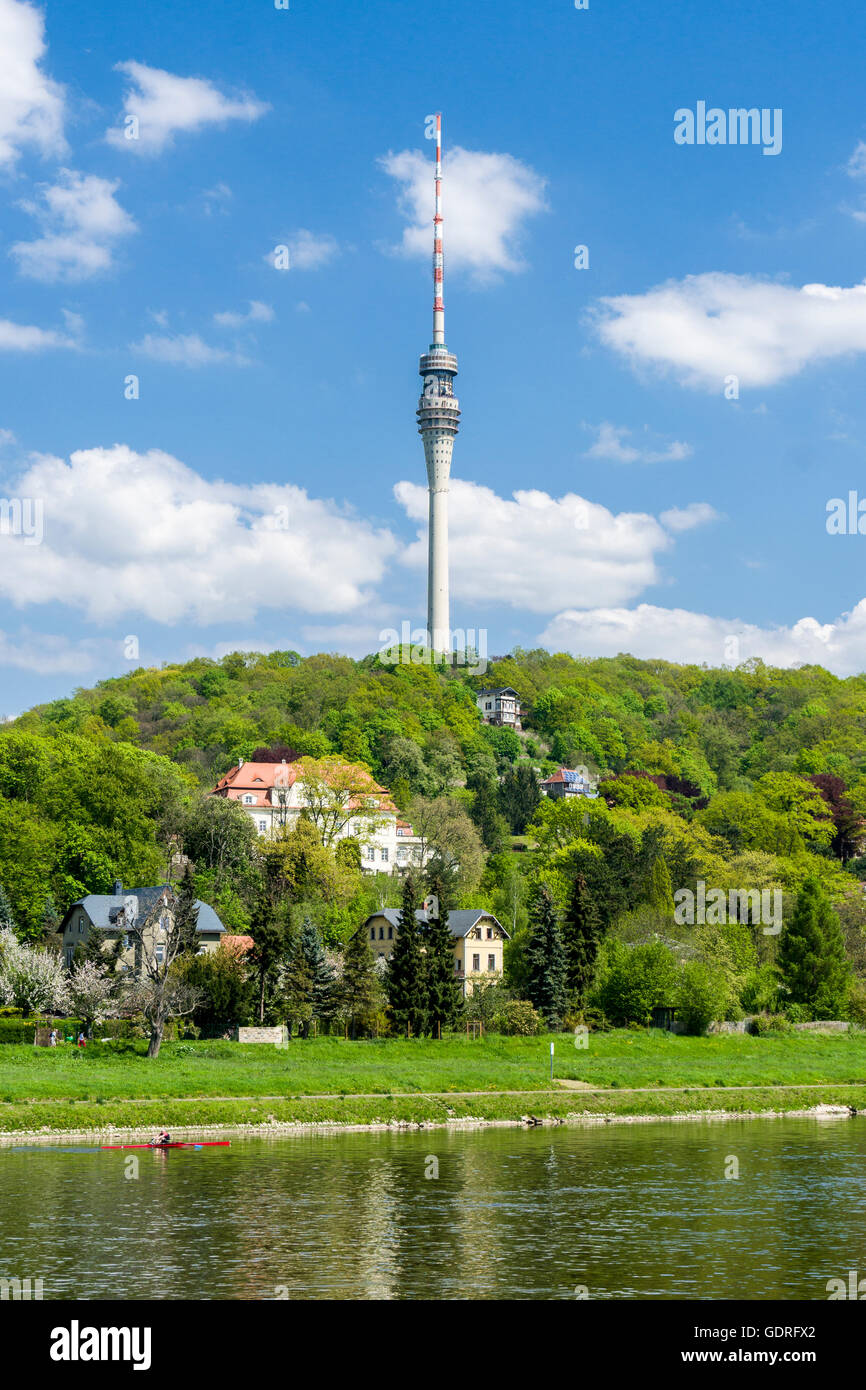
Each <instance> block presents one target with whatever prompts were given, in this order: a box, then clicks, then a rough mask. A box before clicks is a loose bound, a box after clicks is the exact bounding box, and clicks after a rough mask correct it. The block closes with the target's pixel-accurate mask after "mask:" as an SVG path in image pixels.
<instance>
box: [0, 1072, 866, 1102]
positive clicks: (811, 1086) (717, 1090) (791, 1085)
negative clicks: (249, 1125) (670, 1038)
mask: <svg viewBox="0 0 866 1390" xmlns="http://www.w3.org/2000/svg"><path fill="white" fill-rule="evenodd" d="M828 1086H866V1078H864V1079H863V1080H862V1081H800V1082H797V1081H792V1082H784V1083H782V1084H779V1083H776V1082H772V1081H755V1082H751V1083H749V1084H748V1085H745V1084H743V1085H739V1084H738V1085H736V1086H701V1085H696V1084H695V1083H694V1082H692V1084H691V1085H689V1086H593V1085H592V1084H591V1083H590V1082H588V1081H571V1080H567V1079H565V1078H563V1079H562V1080H560V1081H558V1082H557V1084H556V1085H555V1086H545V1087H544V1088H543V1089H539V1090H534V1091H524V1090H519V1091H500V1090H495V1091H492V1090H490V1091H346V1092H342V1091H313V1092H309V1093H301V1094H299V1095H295V1094H294V1093H293V1092H291V1091H287V1092H285V1093H284V1094H283V1095H279V1096H275V1095H258V1096H211V1095H198V1096H170V1095H161V1096H104V1097H103V1102H104V1104H106V1105H113V1104H121V1103H122V1104H123V1105H157V1104H159V1102H160V1101H165V1102H166V1103H167V1102H169V1101H170V1102H171V1103H172V1104H184V1103H187V1102H189V1103H191V1102H193V1101H236V1100H237V1101H241V1100H242V1101H268V1100H279V1101H286V1100H296V1101H304V1100H348V1101H351V1100H424V1099H427V1100H461V1099H462V1098H463V1097H465V1096H471V1097H473V1098H477V1097H485V1098H487V1099H489V1098H490V1097H491V1096H526V1097H527V1099H529V1097H530V1096H551V1095H557V1094H559V1095H561V1094H562V1091H563V1090H567V1091H581V1092H585V1093H591V1094H593V1095H606V1096H629V1095H647V1094H650V1093H652V1094H659V1095H667V1094H670V1093H673V1094H686V1093H688V1092H691V1091H701V1092H705V1093H707V1092H712V1093H713V1094H714V1095H718V1096H724V1095H725V1094H726V1093H727V1092H728V1091H820V1090H825V1089H826V1088H827V1087H828ZM87 1099H88V1097H86V1096H74V1097H73V1096H46V1097H39V1096H27V1097H24V1096H22V1097H21V1099H20V1100H16V1101H12V1102H9V1103H11V1104H13V1105H22V1104H28V1105H52V1104H53V1105H68V1103H69V1101H70V1100H76V1101H80V1102H82V1103H86V1101H87Z"/></svg>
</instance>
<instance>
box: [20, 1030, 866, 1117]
mask: <svg viewBox="0 0 866 1390" xmlns="http://www.w3.org/2000/svg"><path fill="white" fill-rule="evenodd" d="M550 1041H551V1039H550V1038H549V1037H540V1038H505V1037H500V1036H488V1037H485V1038H483V1039H480V1038H479V1039H474V1040H473V1039H471V1038H466V1037H465V1036H455V1037H453V1038H447V1039H444V1040H443V1041H442V1042H438V1041H432V1040H426V1039H413V1040H406V1039H383V1040H369V1041H363V1042H354V1043H353V1042H347V1041H346V1040H344V1039H342V1038H318V1039H309V1040H307V1041H306V1042H301V1041H294V1042H292V1043H291V1044H290V1045H289V1046H288V1047H287V1048H285V1049H277V1048H263V1047H240V1046H238V1045H237V1044H232V1043H224V1042H202V1043H173V1044H172V1043H169V1044H166V1045H165V1047H164V1048H163V1051H162V1053H161V1055H160V1057H159V1058H158V1059H157V1060H156V1061H155V1062H154V1061H151V1060H148V1059H147V1058H146V1057H145V1056H144V1055H143V1052H144V1045H143V1044H118V1043H113V1044H99V1043H96V1044H92V1045H91V1046H89V1047H88V1048H87V1049H86V1050H85V1051H84V1052H83V1053H80V1052H78V1050H77V1049H73V1048H68V1047H61V1048H58V1049H56V1050H55V1049H48V1048H35V1047H26V1046H4V1047H2V1048H0V1133H7V1134H9V1133H21V1132H22V1131H29V1132H33V1131H36V1130H42V1129H51V1130H55V1131H58V1132H59V1131H63V1130H73V1129H75V1130H79V1129H82V1128H92V1127H97V1128H104V1127H107V1126H116V1127H127V1126H135V1127H141V1126H159V1125H161V1124H163V1123H164V1124H168V1125H169V1126H175V1127H181V1126H188V1125H190V1126H194V1125H196V1124H199V1125H202V1126H218V1125H244V1124H255V1125H258V1124H273V1123H281V1124H282V1123H285V1124H289V1123H301V1124H316V1123H319V1124H321V1123H338V1124H339V1123H343V1124H346V1123H352V1124H373V1123H388V1122H390V1121H394V1120H405V1121H408V1122H413V1123H418V1122H426V1123H444V1122H446V1121H448V1120H449V1119H461V1118H469V1117H472V1118H479V1119H489V1120H496V1119H499V1120H519V1119H520V1118H521V1116H523V1115H526V1114H532V1115H536V1116H538V1117H539V1118H559V1119H564V1118H565V1117H566V1116H568V1115H589V1114H596V1115H599V1114H603V1115H611V1116H613V1115H616V1116H621V1115H626V1114H628V1115H635V1116H642V1115H665V1114H668V1115H673V1114H683V1113H692V1112H696V1111H705V1110H721V1109H724V1110H726V1111H732V1112H737V1113H744V1112H760V1111H768V1110H795V1109H808V1108H811V1107H813V1106H816V1105H818V1104H842V1105H850V1106H853V1107H855V1108H857V1109H858V1110H859V1109H864V1108H866V1032H864V1033H854V1034H850V1035H848V1034H844V1035H837V1036H828V1037H825V1036H815V1035H814V1034H785V1035H769V1036H766V1037H763V1038H757V1037H750V1036H715V1037H709V1038H684V1037H676V1036H674V1035H672V1034H669V1033H662V1032H655V1031H648V1032H631V1031H625V1030H622V1031H618V1032H612V1033H603V1034H592V1035H591V1036H590V1038H589V1040H588V1041H589V1046H588V1047H587V1048H578V1047H575V1045H574V1039H573V1038H572V1037H571V1036H570V1035H557V1036H556V1037H554V1039H553V1041H554V1044H555V1049H556V1056H555V1059H554V1076H555V1080H554V1082H553V1086H552V1087H551V1083H550V1080H549V1075H550ZM563 1082H565V1083H568V1082H571V1083H580V1085H579V1087H578V1088H575V1086H574V1085H572V1086H570V1087H569V1086H568V1085H567V1084H566V1085H563V1084H562V1083H563ZM589 1088H592V1089H589ZM734 1088H739V1089H734ZM472 1093H474V1094H472ZM509 1093H511V1094H509Z"/></svg>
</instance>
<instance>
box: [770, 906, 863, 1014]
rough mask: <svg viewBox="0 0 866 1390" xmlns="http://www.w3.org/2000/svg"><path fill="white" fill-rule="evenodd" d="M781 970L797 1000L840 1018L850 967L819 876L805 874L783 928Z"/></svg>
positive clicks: (790, 995) (814, 1011)
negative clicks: (806, 876) (790, 913)
mask: <svg viewBox="0 0 866 1390" xmlns="http://www.w3.org/2000/svg"><path fill="white" fill-rule="evenodd" d="M778 967H779V974H780V977H781V981H782V984H783V986H784V988H785V989H786V991H787V995H788V999H789V1000H790V1002H791V1003H792V1004H803V1005H805V1006H806V1007H807V1008H808V1009H809V1010H811V1012H812V1014H813V1016H815V1017H817V1018H840V1017H841V1016H842V1014H843V1012H844V1009H845V999H846V994H847V989H848V984H849V981H850V976H851V971H850V967H849V965H848V962H847V961H846V959H845V941H844V937H843V935H842V928H841V926H840V923H839V918H838V917H837V915H836V913H835V912H834V911H833V908H832V905H831V903H830V900H829V898H828V897H827V894H826V893H825V891H824V889H823V888H822V887H821V885H820V883H819V882H818V880H817V879H815V878H808V879H806V881H805V883H804V884H803V886H802V888H801V889H800V891H799V893H798V894H797V900H796V902H795V904H794V911H793V914H792V916H791V920H790V922H789V923H788V925H787V926H786V927H784V928H783V930H782V936H781V940H780V942H779V956H778Z"/></svg>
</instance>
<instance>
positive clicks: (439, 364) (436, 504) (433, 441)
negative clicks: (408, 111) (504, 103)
mask: <svg viewBox="0 0 866 1390" xmlns="http://www.w3.org/2000/svg"><path fill="white" fill-rule="evenodd" d="M435 190H436V192H435V212H434V216H433V341H432V343H431V344H430V347H429V349H428V351H427V352H425V353H424V355H423V356H422V358H421V361H420V364H419V367H418V370H419V372H420V374H421V377H422V379H423V382H424V386H423V391H422V394H421V399H420V401H419V402H418V432H419V434H420V435H421V438H422V439H423V441H424V459H425V461H426V464H427V486H428V489H429V498H430V508H429V550H428V563H427V637H428V642H429V645H430V646H431V648H432V649H433V651H434V652H450V650H451V618H450V608H449V594H448V484H449V482H450V478H451V453H452V450H453V448H454V437H455V435H456V434H457V430H458V428H459V422H460V403H459V401H458V400H457V397H456V396H455V395H454V378H455V376H456V375H457V358H456V357H455V356H454V354H453V353H451V352H449V351H448V349H447V347H446V346H445V297H444V260H443V254H442V242H443V235H442V233H443V220H442V117H441V115H437V117H436V175H435Z"/></svg>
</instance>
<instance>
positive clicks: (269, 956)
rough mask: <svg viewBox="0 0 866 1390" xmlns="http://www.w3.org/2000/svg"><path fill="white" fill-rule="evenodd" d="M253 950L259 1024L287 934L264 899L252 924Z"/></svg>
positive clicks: (251, 956)
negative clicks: (270, 981)
mask: <svg viewBox="0 0 866 1390" xmlns="http://www.w3.org/2000/svg"><path fill="white" fill-rule="evenodd" d="M250 934H251V936H252V938H253V948H252V950H251V952H250V959H251V960H252V962H253V964H254V965H255V967H256V971H257V974H258V986H259V988H258V996H259V997H258V1009H257V1011H258V1015H259V1023H263V1022H264V1018H265V985H266V982H267V979H268V976H269V975H271V974H272V973H273V971H274V970H275V969H276V966H277V964H278V962H279V960H280V957H281V956H282V955H283V954H284V953H285V950H286V933H285V929H284V926H283V923H282V922H280V921H278V919H277V917H276V914H275V912H274V909H273V907H272V905H271V904H270V903H269V902H268V900H267V899H266V898H263V899H262V900H261V901H260V902H259V904H258V906H257V907H256V910H255V912H254V913H253V919H252V922H251V923H250Z"/></svg>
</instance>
